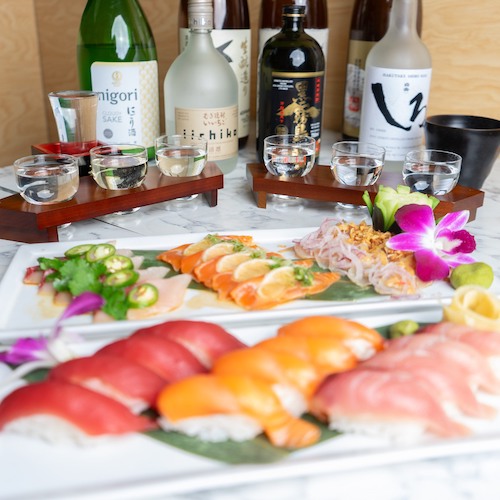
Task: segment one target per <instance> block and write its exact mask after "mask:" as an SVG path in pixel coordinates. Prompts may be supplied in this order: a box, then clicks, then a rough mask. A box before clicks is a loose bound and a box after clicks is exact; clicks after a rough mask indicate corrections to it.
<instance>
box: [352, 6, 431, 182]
mask: <svg viewBox="0 0 500 500" xmlns="http://www.w3.org/2000/svg"><path fill="white" fill-rule="evenodd" d="M417 9H418V0H393V4H392V8H391V13H390V17H389V28H388V30H387V33H386V34H385V35H384V37H383V38H382V39H381V40H380V41H379V42H377V43H376V44H375V46H374V47H373V48H372V49H371V51H370V53H369V54H368V57H367V59H366V75H365V83H364V88H363V101H362V106H361V123H360V135H359V139H360V141H363V142H371V143H375V144H377V145H379V146H383V147H384V148H386V155H385V158H386V161H385V166H384V169H385V170H393V171H398V172H400V171H401V168H402V162H403V160H404V157H405V155H406V153H407V152H408V151H410V150H412V149H418V148H419V147H420V146H421V145H422V143H423V130H424V128H423V127H424V122H425V116H426V112H427V103H428V100H429V89H430V84H431V73H432V63H431V56H430V54H429V51H428V50H427V47H426V46H425V45H424V43H423V42H422V40H421V39H420V37H419V36H418V32H417Z"/></svg>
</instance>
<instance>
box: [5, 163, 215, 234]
mask: <svg viewBox="0 0 500 500" xmlns="http://www.w3.org/2000/svg"><path fill="white" fill-rule="evenodd" d="M223 179H224V176H223V175H222V172H221V171H220V170H219V168H218V167H217V165H216V164H215V163H213V162H208V163H207V165H206V166H205V168H204V170H203V172H202V173H201V174H200V175H197V176H193V177H167V176H165V175H162V173H161V172H160V171H159V170H158V169H157V168H156V167H150V168H149V169H148V173H147V175H146V179H145V181H144V183H143V184H142V186H140V187H138V188H134V189H124V190H111V189H103V188H101V187H99V186H98V185H97V183H96V182H95V181H94V179H93V178H92V177H89V176H86V177H80V186H79V188H78V192H77V193H76V195H75V197H74V198H73V199H71V200H69V201H66V202H63V203H56V204H54V205H34V204H31V203H28V202H27V201H25V200H24V199H23V198H22V197H21V195H20V194H15V195H12V196H9V197H7V198H3V199H2V200H0V238H3V239H6V240H14V241H22V242H25V243H41V242H46V241H59V237H58V233H57V226H60V225H62V224H67V223H68V222H77V221H82V220H86V219H91V218H93V217H100V216H103V215H107V214H111V213H113V212H118V211H124V210H131V209H133V208H136V207H143V206H146V205H153V204H155V203H160V202H163V201H168V200H173V199H175V198H182V197H185V196H190V195H193V194H203V195H204V196H205V198H206V199H207V202H208V205H209V206H210V207H215V206H216V205H217V194H218V190H219V189H222V188H223V186H224V181H223Z"/></svg>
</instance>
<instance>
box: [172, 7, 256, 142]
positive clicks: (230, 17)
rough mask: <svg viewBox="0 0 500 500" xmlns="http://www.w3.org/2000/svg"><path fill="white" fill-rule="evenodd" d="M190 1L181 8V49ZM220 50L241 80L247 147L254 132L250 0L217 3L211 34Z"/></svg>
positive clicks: (242, 134) (241, 134)
mask: <svg viewBox="0 0 500 500" xmlns="http://www.w3.org/2000/svg"><path fill="white" fill-rule="evenodd" d="M187 12H188V0H181V3H180V8H179V48H180V50H181V51H182V50H184V49H185V48H186V45H187V42H188V40H189V26H188V13H187ZM211 36H212V40H213V42H214V45H215V47H216V49H217V50H218V51H219V52H220V53H221V54H222V55H223V56H224V57H225V58H226V59H227V61H228V62H229V65H230V66H231V68H232V70H233V71H234V74H235V75H236V79H237V80H238V142H239V147H240V148H241V147H243V146H244V145H245V144H246V142H247V140H248V134H249V130H250V76H251V72H250V70H251V67H250V61H251V32H250V16H249V13H248V2H247V0H214V29H213V30H212V32H211Z"/></svg>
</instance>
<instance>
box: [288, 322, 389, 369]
mask: <svg viewBox="0 0 500 500" xmlns="http://www.w3.org/2000/svg"><path fill="white" fill-rule="evenodd" d="M278 335H291V336H294V337H295V336H302V335H307V336H309V335H312V336H322V335H326V336H328V337H333V338H336V339H339V340H341V341H342V342H344V344H345V345H346V346H347V347H349V349H351V351H352V352H353V353H354V355H355V356H356V357H357V358H358V359H360V360H363V359H367V358H369V357H370V356H373V354H375V352H377V351H380V350H381V349H383V348H384V338H383V337H382V335H380V333H378V332H377V331H376V330H374V329H373V328H369V327H367V326H364V325H362V324H361V323H358V322H356V321H352V320H348V319H343V318H338V317H335V316H309V317H306V318H302V319H298V320H296V321H292V322H291V323H288V324H286V325H283V326H282V327H280V328H279V330H278Z"/></svg>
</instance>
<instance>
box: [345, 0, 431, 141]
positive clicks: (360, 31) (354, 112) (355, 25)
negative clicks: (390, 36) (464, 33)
mask: <svg viewBox="0 0 500 500" xmlns="http://www.w3.org/2000/svg"><path fill="white" fill-rule="evenodd" d="M391 5H392V0H356V2H355V4H354V7H353V10H352V15H351V28H350V34H349V48H348V55H347V67H346V80H345V92H344V114H343V127H342V133H343V136H344V139H350V140H353V139H358V137H359V120H360V117H361V101H362V97H363V85H364V81H365V63H366V57H367V56H368V53H369V52H370V50H371V49H372V47H373V46H374V45H375V43H376V42H378V41H379V40H380V39H381V38H382V37H383V36H384V35H385V33H386V31H387V27H388V25H389V12H390V9H391ZM421 26H422V0H418V15H417V31H418V33H419V34H420V33H421Z"/></svg>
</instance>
